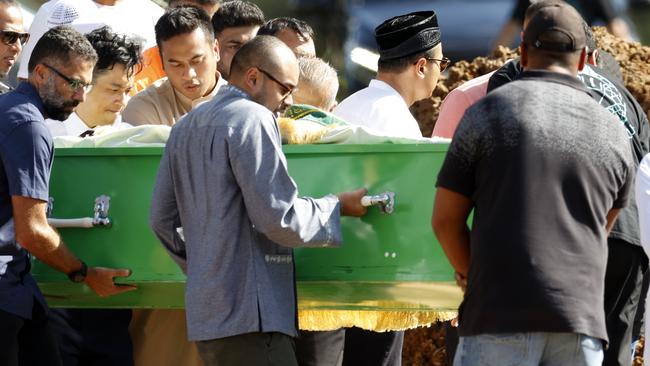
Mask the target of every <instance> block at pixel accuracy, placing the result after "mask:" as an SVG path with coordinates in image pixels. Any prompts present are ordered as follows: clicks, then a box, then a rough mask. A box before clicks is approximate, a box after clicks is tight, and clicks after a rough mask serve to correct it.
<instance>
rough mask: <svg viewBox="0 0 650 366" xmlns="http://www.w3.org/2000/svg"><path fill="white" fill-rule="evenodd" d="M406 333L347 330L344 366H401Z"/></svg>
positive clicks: (358, 329)
mask: <svg viewBox="0 0 650 366" xmlns="http://www.w3.org/2000/svg"><path fill="white" fill-rule="evenodd" d="M403 344H404V332H383V333H379V332H372V331H369V330H364V329H360V328H356V327H355V328H347V329H346V331H345V348H344V351H343V366H365V365H367V366H399V365H401V364H402V345H403Z"/></svg>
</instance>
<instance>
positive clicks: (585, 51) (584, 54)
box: [578, 48, 587, 71]
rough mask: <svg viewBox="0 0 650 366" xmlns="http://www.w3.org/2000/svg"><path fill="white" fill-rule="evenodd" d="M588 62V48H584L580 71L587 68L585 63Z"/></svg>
mask: <svg viewBox="0 0 650 366" xmlns="http://www.w3.org/2000/svg"><path fill="white" fill-rule="evenodd" d="M586 61H587V48H583V49H582V52H580V62H579V63H578V71H582V69H584V68H585V62H586Z"/></svg>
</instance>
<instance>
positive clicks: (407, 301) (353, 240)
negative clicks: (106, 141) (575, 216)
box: [32, 144, 462, 312]
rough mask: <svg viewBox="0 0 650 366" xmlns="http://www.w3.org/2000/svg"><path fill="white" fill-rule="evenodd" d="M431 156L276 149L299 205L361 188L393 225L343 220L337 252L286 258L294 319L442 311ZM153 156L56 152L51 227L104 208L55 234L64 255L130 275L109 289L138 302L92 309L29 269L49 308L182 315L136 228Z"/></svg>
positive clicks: (172, 268) (144, 231) (171, 279)
mask: <svg viewBox="0 0 650 366" xmlns="http://www.w3.org/2000/svg"><path fill="white" fill-rule="evenodd" d="M447 147H448V146H447V145H445V144H431V145H392V144H383V145H292V146H285V147H284V151H285V154H286V156H287V159H288V163H289V170H290V173H291V175H292V176H293V178H294V179H295V181H296V182H297V184H298V187H299V188H300V194H301V195H309V196H315V197H318V196H322V195H325V194H328V193H335V192H339V191H344V190H350V189H354V188H357V187H360V186H365V187H367V188H368V190H369V193H370V194H379V193H383V192H386V191H392V192H394V193H395V196H396V197H395V198H396V204H395V207H394V212H393V213H392V214H383V213H381V212H380V209H379V208H378V207H371V208H370V209H369V213H368V215H367V216H365V217H363V218H361V219H357V218H343V219H342V220H343V237H344V245H343V247H341V248H335V249H334V248H319V249H297V250H296V251H295V260H296V272H297V279H298V295H299V296H298V297H299V309H301V310H302V311H312V310H313V311H319V310H331V311H339V310H340V311H358V310H360V311H366V310H370V311H375V310H381V311H395V312H410V311H435V312H444V311H453V310H455V309H456V308H457V306H458V303H459V302H460V300H461V297H462V295H461V293H460V291H459V290H458V289H457V288H456V286H455V284H454V282H453V273H454V271H453V270H452V268H451V266H450V265H449V263H448V262H447V259H446V257H445V256H444V254H443V252H442V249H441V248H440V245H439V244H438V243H437V241H436V239H435V237H434V235H433V233H432V231H431V225H430V219H431V209H432V204H433V197H434V194H435V188H434V185H435V179H436V175H437V172H438V170H439V169H440V166H441V164H442V161H443V158H444V154H445V152H446V150H447ZM161 153H162V148H141V147H139V148H92V149H87V148H65V149H57V150H56V155H55V159H54V167H53V170H52V177H51V187H50V192H51V196H52V198H53V199H54V204H53V210H52V212H51V217H52V218H57V219H66V218H78V217H92V216H93V210H94V205H95V199H96V198H97V197H99V196H102V195H106V196H108V197H110V206H109V209H108V218H109V219H110V221H111V226H110V227H103V226H97V227H93V228H63V229H60V230H59V231H60V233H61V235H62V236H63V238H64V241H65V242H66V244H67V245H68V246H69V247H70V248H72V250H73V252H74V253H76V254H77V255H78V256H79V257H80V258H82V259H83V260H84V261H86V262H87V263H88V264H89V265H92V266H105V267H119V268H130V269H131V270H132V275H131V277H129V278H126V279H123V280H120V282H123V283H132V284H136V285H137V287H138V290H137V291H134V292H130V293H126V294H122V295H118V296H114V297H109V298H99V297H97V296H95V295H94V294H93V293H92V292H91V291H90V290H89V289H88V288H87V287H85V286H83V285H78V284H73V283H71V282H69V281H68V279H67V277H65V276H64V275H62V274H60V273H58V272H56V271H53V270H52V269H50V268H49V267H47V266H46V265H44V264H42V263H40V262H38V261H35V263H34V266H33V269H32V273H33V274H34V276H35V277H36V279H37V281H38V283H39V286H40V288H41V290H42V291H43V293H44V294H45V296H46V298H47V299H48V302H49V304H50V305H51V306H55V307H90V308H98V307H103V308H121V307H124V308H126V307H128V308H181V307H183V297H184V280H185V276H184V275H183V273H182V272H181V271H180V270H179V268H178V267H177V266H176V264H175V263H174V262H173V261H172V260H171V259H170V258H169V257H168V255H167V253H166V252H165V251H164V249H163V248H162V246H161V245H160V243H159V242H158V241H157V240H156V238H155V237H154V235H153V233H152V232H151V230H150V229H149V226H148V224H147V220H148V210H149V206H150V203H151V191H152V187H153V184H154V181H155V176H156V171H157V169H158V163H159V160H160V155H161Z"/></svg>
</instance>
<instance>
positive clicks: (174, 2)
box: [169, 0, 221, 8]
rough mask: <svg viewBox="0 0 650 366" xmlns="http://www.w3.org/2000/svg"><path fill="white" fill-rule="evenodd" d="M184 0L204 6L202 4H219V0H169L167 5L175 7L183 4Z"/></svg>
mask: <svg viewBox="0 0 650 366" xmlns="http://www.w3.org/2000/svg"><path fill="white" fill-rule="evenodd" d="M184 1H185V2H191V3H195V4H197V5H200V6H204V5H210V6H214V5H219V4H221V0H169V7H170V8H175V7H178V6H183V5H184Z"/></svg>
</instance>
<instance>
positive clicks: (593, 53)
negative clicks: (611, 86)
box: [587, 50, 598, 66]
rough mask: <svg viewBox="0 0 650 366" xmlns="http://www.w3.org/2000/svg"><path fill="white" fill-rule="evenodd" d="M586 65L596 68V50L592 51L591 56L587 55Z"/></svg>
mask: <svg viewBox="0 0 650 366" xmlns="http://www.w3.org/2000/svg"><path fill="white" fill-rule="evenodd" d="M587 62H588V63H590V64H592V65H594V66H598V50H594V51H593V52H592V53H591V55H589V59H588V60H587Z"/></svg>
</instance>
